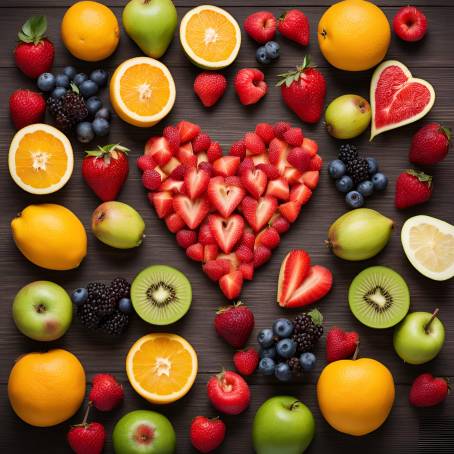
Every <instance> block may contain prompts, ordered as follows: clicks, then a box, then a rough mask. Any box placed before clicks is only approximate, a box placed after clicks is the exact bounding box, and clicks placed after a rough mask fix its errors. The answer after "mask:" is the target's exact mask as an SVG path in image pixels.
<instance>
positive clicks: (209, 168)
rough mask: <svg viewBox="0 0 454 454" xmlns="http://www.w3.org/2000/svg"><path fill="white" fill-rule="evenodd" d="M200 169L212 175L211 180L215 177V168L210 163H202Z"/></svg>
mask: <svg viewBox="0 0 454 454" xmlns="http://www.w3.org/2000/svg"><path fill="white" fill-rule="evenodd" d="M197 168H198V169H203V170H206V171H207V172H208V174H209V175H210V178H211V177H212V176H214V169H213V166H212V165H211V164H210V163H209V162H205V161H204V162H201V163H200V164H199V165H198V166H197Z"/></svg>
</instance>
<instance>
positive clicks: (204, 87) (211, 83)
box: [194, 71, 227, 107]
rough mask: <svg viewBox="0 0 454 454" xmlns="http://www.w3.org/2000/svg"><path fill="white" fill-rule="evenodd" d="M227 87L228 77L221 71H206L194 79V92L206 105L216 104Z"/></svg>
mask: <svg viewBox="0 0 454 454" xmlns="http://www.w3.org/2000/svg"><path fill="white" fill-rule="evenodd" d="M226 89H227V79H226V78H225V76H223V75H222V74H219V73H213V72H208V71H205V72H203V73H200V74H199V75H198V76H197V77H196V78H195V80H194V92H195V94H196V95H197V96H198V97H199V98H200V101H202V104H203V105H204V106H205V107H211V106H214V105H215V104H216V103H217V102H218V101H219V100H220V99H221V98H222V96H223V94H224V93H225V90H226Z"/></svg>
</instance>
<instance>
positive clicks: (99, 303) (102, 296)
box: [87, 282, 116, 317]
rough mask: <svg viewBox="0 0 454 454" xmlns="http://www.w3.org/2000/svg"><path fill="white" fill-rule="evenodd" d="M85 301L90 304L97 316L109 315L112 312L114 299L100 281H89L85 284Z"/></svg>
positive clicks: (114, 303) (114, 304)
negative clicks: (86, 294) (86, 296)
mask: <svg viewBox="0 0 454 454" xmlns="http://www.w3.org/2000/svg"><path fill="white" fill-rule="evenodd" d="M87 291H88V298H87V303H88V304H91V305H92V306H93V307H94V309H95V311H96V313H97V314H98V316H99V317H104V316H106V315H110V314H112V313H113V312H114V310H115V306H116V300H115V298H113V297H112V294H111V292H110V290H109V288H108V287H106V286H105V285H104V284H102V283H101V282H90V283H89V284H88V285H87Z"/></svg>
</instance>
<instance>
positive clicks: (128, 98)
mask: <svg viewBox="0 0 454 454" xmlns="http://www.w3.org/2000/svg"><path fill="white" fill-rule="evenodd" d="M175 96H176V91H175V82H174V81H173V78H172V75H171V74H170V71H169V70H168V69H167V67H166V66H165V65H163V64H162V63H161V62H159V61H158V60H155V59H153V58H149V57H136V58H131V59H129V60H126V61H125V62H123V63H122V64H121V65H120V66H118V68H117V69H116V70H115V72H114V74H113V76H112V79H111V80H110V101H111V103H112V106H113V108H114V109H115V112H116V113H117V115H118V116H119V117H120V118H121V119H123V120H124V121H126V122H127V123H130V124H132V125H134V126H139V127H142V128H146V127H149V126H153V125H155V124H156V123H158V122H159V121H161V120H162V119H163V118H164V117H165V116H166V115H167V114H168V113H169V112H170V110H171V109H172V107H173V104H174V103H175Z"/></svg>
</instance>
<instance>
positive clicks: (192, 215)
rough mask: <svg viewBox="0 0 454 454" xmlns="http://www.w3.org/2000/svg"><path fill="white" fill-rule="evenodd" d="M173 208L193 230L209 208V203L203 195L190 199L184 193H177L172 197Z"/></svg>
mask: <svg viewBox="0 0 454 454" xmlns="http://www.w3.org/2000/svg"><path fill="white" fill-rule="evenodd" d="M173 209H174V210H175V211H176V212H177V213H178V214H179V215H180V216H181V218H182V219H183V221H184V222H185V223H186V225H187V226H188V227H189V228H190V229H191V230H194V229H196V228H197V227H198V226H199V225H200V223H201V222H202V221H203V220H204V219H205V217H206V215H207V214H208V212H209V210H210V204H209V203H208V200H207V199H206V198H205V197H202V198H199V199H196V200H191V199H190V198H189V197H187V196H185V195H177V196H176V197H175V198H174V199H173Z"/></svg>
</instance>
